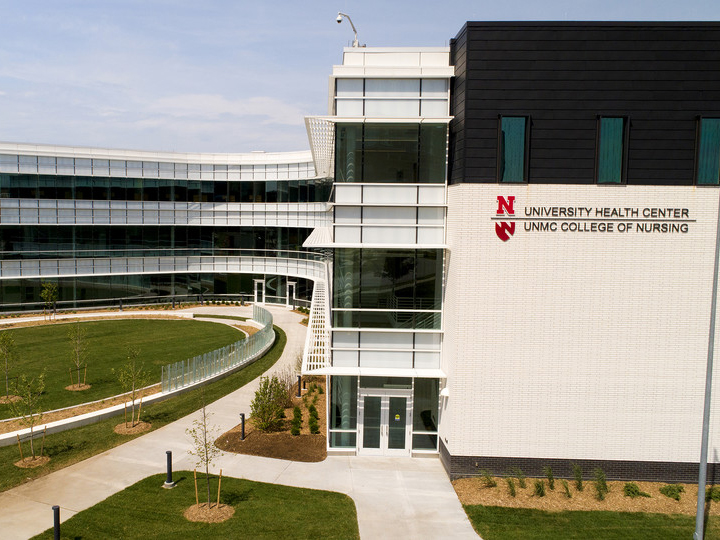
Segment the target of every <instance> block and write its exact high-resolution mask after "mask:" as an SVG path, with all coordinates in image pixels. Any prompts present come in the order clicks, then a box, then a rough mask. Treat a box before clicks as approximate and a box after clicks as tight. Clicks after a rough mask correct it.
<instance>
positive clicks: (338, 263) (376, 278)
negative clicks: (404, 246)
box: [333, 248, 442, 329]
mask: <svg viewBox="0 0 720 540" xmlns="http://www.w3.org/2000/svg"><path fill="white" fill-rule="evenodd" d="M334 265H335V268H334V276H335V282H334V289H333V326H334V327H337V328H347V327H354V328H432V329H439V328H440V309H441V295H442V283H441V280H442V251H441V250H437V249H425V250H393V249H387V250H384V249H358V248H352V249H342V250H337V251H336V253H335V261H334Z"/></svg>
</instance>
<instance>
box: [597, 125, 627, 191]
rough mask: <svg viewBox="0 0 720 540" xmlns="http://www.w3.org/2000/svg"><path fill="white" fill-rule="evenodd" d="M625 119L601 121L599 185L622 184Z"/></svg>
mask: <svg viewBox="0 0 720 540" xmlns="http://www.w3.org/2000/svg"><path fill="white" fill-rule="evenodd" d="M624 123H625V119H624V118H601V119H600V148H599V149H598V183H600V184H620V183H621V182H622V162H623V139H624V137H623V127H624Z"/></svg>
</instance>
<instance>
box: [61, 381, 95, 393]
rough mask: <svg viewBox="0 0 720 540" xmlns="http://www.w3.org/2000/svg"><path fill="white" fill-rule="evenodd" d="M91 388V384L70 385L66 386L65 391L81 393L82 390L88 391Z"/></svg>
mask: <svg viewBox="0 0 720 540" xmlns="http://www.w3.org/2000/svg"><path fill="white" fill-rule="evenodd" d="M90 388H92V385H91V384H84V383H80V384H71V385H70V386H66V387H65V390H70V391H71V392H82V391H83V390H88V389H90Z"/></svg>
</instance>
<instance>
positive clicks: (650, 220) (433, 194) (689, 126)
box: [0, 22, 720, 480]
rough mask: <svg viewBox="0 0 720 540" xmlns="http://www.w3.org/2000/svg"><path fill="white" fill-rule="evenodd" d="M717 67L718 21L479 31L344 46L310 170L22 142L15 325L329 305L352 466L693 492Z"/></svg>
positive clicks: (333, 375)
mask: <svg viewBox="0 0 720 540" xmlns="http://www.w3.org/2000/svg"><path fill="white" fill-rule="evenodd" d="M719 63H720V24H716V23H548V22H542V23H540V22H537V23H535V22H534V23H505V22H502V23H501V22H498V23H467V24H466V25H465V26H464V28H463V29H462V30H461V31H460V33H459V34H458V35H457V37H456V38H455V39H454V40H451V44H450V46H449V47H441V48H374V47H373V48H365V47H350V48H346V49H345V50H344V52H343V62H342V64H341V65H338V66H335V67H334V68H333V72H332V75H331V78H330V82H331V84H330V96H329V111H328V115H327V116H322V117H310V118H307V119H306V124H307V127H308V135H309V139H310V147H311V152H307V153H292V154H262V153H259V154H258V153H253V154H243V155H216V154H198V155H188V154H169V153H149V152H136V151H114V150H103V149H86V148H65V147H48V146H36V145H22V144H2V145H0V242H1V243H2V248H1V249H0V302H1V303H2V304H3V308H4V309H19V308H22V307H34V306H35V307H36V306H37V305H38V302H40V298H39V290H40V284H41V282H42V281H43V280H57V281H58V282H59V284H60V290H61V299H62V301H63V302H66V303H65V304H64V305H71V306H75V305H77V306H81V305H88V303H89V301H90V300H97V301H100V302H103V303H108V302H118V301H119V300H120V299H123V301H124V302H128V303H130V302H136V301H148V300H149V299H153V300H154V299H160V300H166V299H172V298H177V299H182V298H187V297H193V298H196V297H198V296H199V295H203V296H204V297H213V296H215V297H217V296H219V297H223V296H222V295H231V297H232V295H234V296H235V297H237V295H244V296H245V298H247V299H252V300H253V301H255V302H275V303H282V304H287V305H292V304H295V303H297V302H301V301H303V300H306V301H309V300H310V295H312V299H311V302H309V304H310V305H311V316H310V327H309V331H308V338H307V343H306V348H305V355H304V362H303V372H304V373H307V374H315V375H323V376H327V377H328V382H329V389H330V391H329V392H328V394H329V396H328V405H329V406H328V426H329V428H328V450H329V452H331V453H343V454H353V455H355V454H357V455H400V456H408V457H419V456H439V458H440V459H441V460H442V462H443V464H444V465H445V467H446V469H447V471H448V473H449V474H450V475H451V476H461V475H468V474H476V473H477V471H478V469H479V468H487V469H490V470H493V471H496V472H504V471H506V470H508V469H509V468H510V467H513V466H519V467H521V468H523V470H525V471H526V472H527V473H528V474H533V473H539V472H540V471H541V468H542V467H544V466H548V465H549V466H552V467H553V469H554V470H555V471H556V474H558V475H564V474H567V473H568V472H569V470H570V464H571V463H577V464H580V465H581V466H583V467H584V468H586V470H588V471H589V470H591V469H592V468H593V467H596V466H601V467H603V468H604V469H605V471H606V473H607V474H608V476H609V477H611V478H628V479H636V480H639V479H664V480H693V479H695V478H696V476H697V467H698V461H699V447H700V440H701V426H702V412H703V399H704V389H705V369H706V361H707V354H708V336H709V330H710V313H711V292H712V286H713V274H714V254H715V246H716V231H717V227H718V211H719V210H718V207H719V202H720V201H719V193H720V191H719V190H718V185H719V184H720V76H718V70H717V69H716V68H717V66H718V65H720V64H719ZM716 335H717V333H716ZM716 341H717V340H716ZM715 345H716V349H718V350H720V347H718V345H720V343H715ZM716 371H717V370H716ZM716 375H717V374H716ZM714 390H715V395H717V390H720V388H714ZM717 401H718V400H717V399H715V400H714V401H713V403H714V404H715V403H717ZM718 413H720V410H718V406H716V405H713V411H712V416H711V418H712V422H713V424H714V425H716V424H717V419H718V418H720V416H719V414H718ZM710 437H711V438H710V441H711V446H710V461H712V462H716V463H720V457H718V454H717V453H718V452H719V451H720V428H718V429H712V427H711V434H710ZM713 474H714V475H715V478H716V479H718V478H720V470H719V471H717V472H714V471H713V470H711V477H712V475H713Z"/></svg>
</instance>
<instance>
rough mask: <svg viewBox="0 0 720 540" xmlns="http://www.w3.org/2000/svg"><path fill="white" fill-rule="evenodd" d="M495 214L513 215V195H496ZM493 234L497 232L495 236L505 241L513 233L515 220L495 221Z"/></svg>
mask: <svg viewBox="0 0 720 540" xmlns="http://www.w3.org/2000/svg"><path fill="white" fill-rule="evenodd" d="M497 203H498V207H497V215H498V216H505V215H507V216H508V217H515V197H514V196H510V197H507V198H505V197H503V196H502V195H498V198H497ZM495 234H497V237H498V238H499V239H500V240H502V241H503V242H507V241H508V240H510V237H511V236H512V235H513V234H515V222H514V221H511V222H509V223H508V222H507V221H500V222H495Z"/></svg>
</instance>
